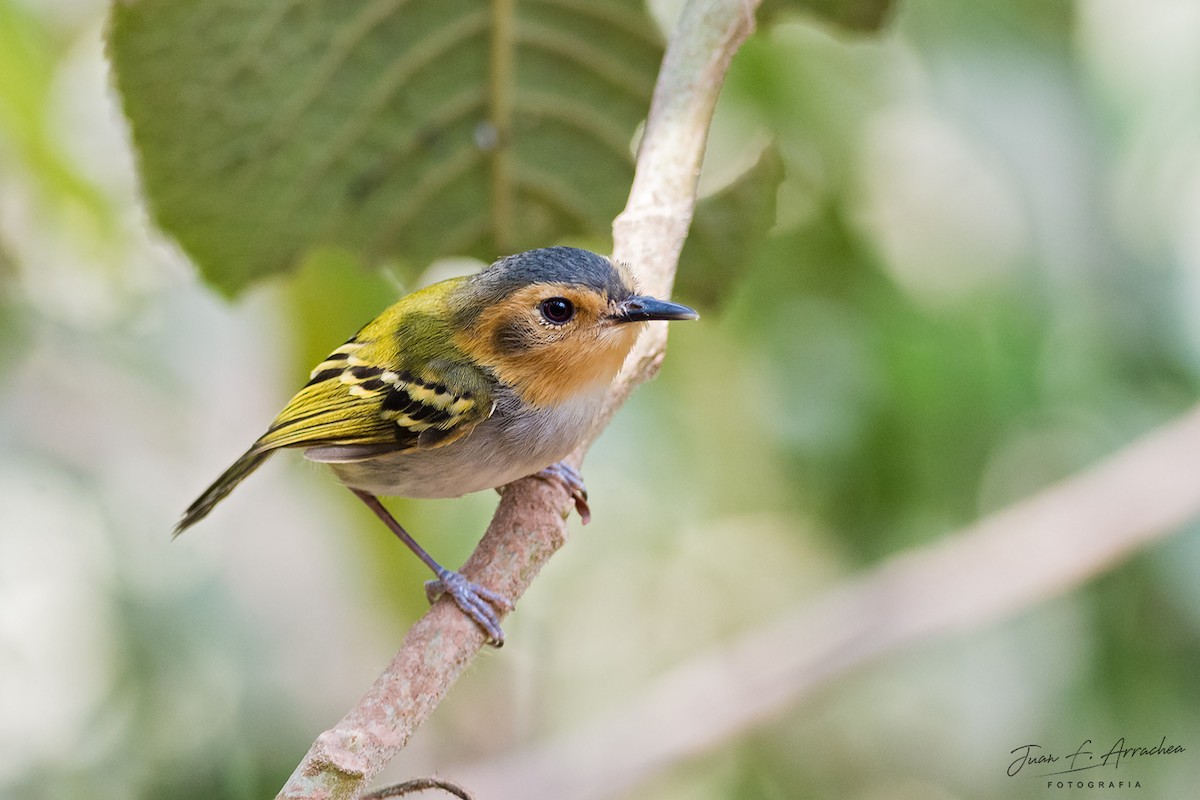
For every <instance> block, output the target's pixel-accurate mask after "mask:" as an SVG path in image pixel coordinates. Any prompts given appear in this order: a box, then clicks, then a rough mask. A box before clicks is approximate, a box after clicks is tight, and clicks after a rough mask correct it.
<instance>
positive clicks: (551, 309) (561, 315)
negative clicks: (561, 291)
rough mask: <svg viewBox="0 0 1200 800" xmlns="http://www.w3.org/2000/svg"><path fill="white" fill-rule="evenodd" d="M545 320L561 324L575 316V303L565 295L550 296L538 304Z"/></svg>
mask: <svg viewBox="0 0 1200 800" xmlns="http://www.w3.org/2000/svg"><path fill="white" fill-rule="evenodd" d="M538 308H539V309H541V312H542V316H543V317H544V318H545V320H546V321H547V322H550V323H553V324H555V325H562V324H564V323H567V322H570V321H571V317H573V316H575V304H574V303H572V302H571V301H570V300H568V299H567V298H565V297H551V298H549V299H546V300H543V301H542V302H541V304H539V305H538Z"/></svg>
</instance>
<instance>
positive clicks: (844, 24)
mask: <svg viewBox="0 0 1200 800" xmlns="http://www.w3.org/2000/svg"><path fill="white" fill-rule="evenodd" d="M894 6H895V3H893V2H892V0H765V2H764V3H763V6H762V11H761V14H760V17H761V19H762V20H764V21H770V20H771V19H772V18H773V17H774V16H775V15H777V14H779V13H780V12H785V11H799V12H802V13H805V14H808V15H811V16H814V17H816V18H817V19H820V20H824V21H825V22H832V23H833V24H834V25H836V26H838V27H840V28H845V29H847V30H851V31H860V32H864V33H870V32H874V31H878V30H880V29H882V28H883V26H884V25H885V24H887V21H888V19H889V18H890V17H891V13H892V9H893V7H894Z"/></svg>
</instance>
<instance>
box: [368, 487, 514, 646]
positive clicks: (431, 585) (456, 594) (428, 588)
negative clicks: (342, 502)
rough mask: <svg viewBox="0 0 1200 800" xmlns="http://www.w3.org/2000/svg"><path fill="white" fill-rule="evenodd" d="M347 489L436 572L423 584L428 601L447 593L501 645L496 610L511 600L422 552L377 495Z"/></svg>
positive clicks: (491, 640)
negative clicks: (432, 578)
mask: <svg viewBox="0 0 1200 800" xmlns="http://www.w3.org/2000/svg"><path fill="white" fill-rule="evenodd" d="M350 491H352V492H354V495H355V496H356V497H357V498H358V499H359V500H362V501H363V502H364V503H366V504H367V508H369V509H371V510H372V511H374V512H375V516H377V517H379V518H380V519H381V520H383V524H384V525H387V526H388V530H390V531H391V532H392V533H394V534H396V538H397V539H399V540H400V541H402V542H404V544H405V545H406V546H407V547H408V549H409V550H412V551H413V553H415V554H416V556H417V558H419V559H421V560H422V561H424V562H425V565H426V566H428V567H429V568H430V569H431V570H433V574H434V575H437V578H436V579H435V580H431V581H428V582H426V584H425V596H426V597H428V598H429V602H430V603H432V602H434V601H435V600H437V599H438V598H439V597H441V596H442V594H449V595H450V597H452V598H453V599H454V602H455V603H456V604H457V605H458V607H459V608H460V609H461V610H462V612H463V613H464V614H466V615H467V616H468V617H470V618H471V619H473V620H475V623H476V624H477V625H478V626H479V627H480V628H482V629H483V631H484V633H486V634H487V636H488V642H489V643H490V644H492V645H494V646H496V647H502V646H503V645H504V631H503V630H501V629H500V618H499V615H498V613H497V612H508V611H512V608H513V604H512V601H511V600H509V599H508V598H507V597H505V596H504V595H501V594H497V593H496V592H493V591H492V590H491V589H487V588H485V587H483V586H480V585H479V584H477V583H471V581H469V580H467V579H466V578H465V577H463V575H462V574H460V573H458V572H455V571H454V570H451V569H446V568H445V567H443V566H442V565H441V564H439V563H438V562H437V561H435V560H434V558H433V556H431V555H429V553H427V552H425V548H423V547H421V545H419V544H417V540H416V539H414V538H413V537H412V536H410V535H409V533H408V531H406V530H404V528H403V527H402V526H401V525H400V523H399V522H397V521H396V518H395V517H393V516H392V515H391V513H389V512H388V510H387V509H386V508H384V507H383V503H380V502H379V498H377V497H376V496H375V495H373V494H370V493H369V492H363V491H360V490H358V489H351V490H350Z"/></svg>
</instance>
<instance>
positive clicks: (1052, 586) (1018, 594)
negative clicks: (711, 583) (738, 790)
mask: <svg viewBox="0 0 1200 800" xmlns="http://www.w3.org/2000/svg"><path fill="white" fill-rule="evenodd" d="M1197 473H1200V407H1197V408H1196V409H1194V410H1192V411H1191V412H1189V413H1188V414H1186V415H1184V416H1183V417H1180V418H1179V419H1177V420H1175V421H1173V422H1171V423H1169V424H1167V425H1164V426H1163V427H1161V428H1159V429H1158V430H1155V431H1153V432H1151V433H1150V434H1148V435H1146V436H1144V437H1143V438H1141V439H1139V440H1138V441H1136V442H1134V443H1133V444H1131V445H1129V446H1127V447H1125V448H1124V449H1123V450H1121V451H1119V452H1118V453H1116V454H1114V455H1112V456H1110V457H1109V458H1108V459H1106V460H1105V461H1103V462H1101V463H1100V464H1098V465H1096V466H1094V467H1092V468H1090V469H1088V470H1085V471H1083V472H1081V473H1079V474H1077V475H1075V476H1073V477H1071V478H1069V479H1067V480H1065V481H1063V482H1061V483H1059V484H1058V485H1056V486H1053V487H1051V488H1049V489H1047V490H1045V491H1043V492H1041V493H1039V494H1037V495H1034V496H1033V497H1030V498H1028V499H1026V500H1024V501H1022V502H1019V503H1017V504H1015V505H1013V506H1010V507H1009V508H1007V509H1004V510H1003V511H1000V512H998V513H996V514H993V515H992V516H990V517H986V518H985V519H983V520H981V521H979V522H977V523H975V524H974V525H971V526H969V527H968V528H966V529H964V530H962V531H960V532H959V533H957V534H954V535H951V536H947V537H944V538H942V539H939V540H937V541H935V542H933V543H931V544H929V545H927V546H925V547H921V548H918V549H914V550H911V551H907V552H904V553H901V554H900V555H897V556H895V557H894V558H892V559H890V560H889V561H887V562H885V563H884V564H883V565H881V566H880V567H878V568H876V569H874V570H872V571H870V572H868V573H867V574H865V575H863V576H861V577H858V578H855V579H852V580H849V581H847V582H846V583H844V584H842V585H841V586H839V587H835V588H834V589H833V590H831V591H829V592H827V593H826V594H825V595H824V596H823V597H821V598H820V599H818V600H817V601H815V602H812V603H809V604H807V605H806V606H805V607H803V608H799V609H797V610H796V611H794V612H793V613H791V614H789V615H787V616H785V617H783V618H781V619H778V620H776V621H774V622H771V623H769V624H767V625H764V626H762V627H761V628H760V629H758V630H755V631H752V632H750V633H748V634H745V635H743V636H742V637H740V638H739V639H737V640H736V641H734V642H733V643H732V644H729V645H727V646H725V647H722V648H720V649H718V650H715V651H713V652H710V653H708V654H705V655H703V656H700V657H698V658H696V659H693V660H692V661H690V662H687V663H685V664H683V665H681V666H679V667H677V668H675V669H672V670H670V671H669V672H667V673H666V674H664V675H662V676H661V677H660V678H658V679H657V680H655V681H654V683H653V684H652V685H651V686H649V687H648V688H647V689H646V690H645V691H644V692H640V693H638V694H637V695H635V696H633V697H630V698H629V699H628V701H627V702H625V703H623V704H622V706H621V707H619V708H616V709H613V710H612V711H610V712H609V713H607V714H605V715H604V716H603V717H602V718H600V719H597V720H595V721H594V722H592V723H591V724H589V725H587V726H586V727H584V728H582V729H580V730H577V731H575V732H574V733H572V734H569V735H567V736H565V737H563V738H561V739H558V740H555V741H553V742H549V743H547V744H544V745H542V746H540V747H534V748H532V749H530V750H527V751H525V752H521V753H516V754H510V755H506V756H502V757H499V758H497V759H495V760H492V761H487V762H483V763H480V764H476V765H474V766H471V767H466V768H462V769H456V770H455V771H454V773H455V776H456V778H457V779H459V780H462V781H463V782H464V783H467V784H469V785H470V786H471V787H472V788H473V790H474V791H475V792H477V793H478V796H480V797H487V798H489V800H507V799H508V798H519V797H528V796H530V795H531V794H536V795H537V796H539V797H554V798H555V799H556V800H600V798H605V797H611V796H614V795H618V794H619V793H621V792H622V791H627V790H628V789H630V788H631V787H632V786H634V785H636V784H638V783H639V782H641V781H643V780H645V779H647V778H649V777H651V776H653V775H656V774H659V773H661V772H663V771H665V770H667V769H668V768H670V767H671V766H672V765H674V764H677V763H679V762H680V761H683V760H684V759H687V758H691V757H695V756H697V755H699V754H702V753H704V752H706V751H709V750H712V749H713V748H715V747H717V746H719V745H721V744H723V743H725V742H728V741H729V740H730V739H731V738H733V737H734V736H737V735H738V734H740V733H743V732H745V731H747V730H750V729H752V728H754V727H755V726H757V725H761V724H763V723H765V722H767V721H769V720H771V719H773V718H776V717H778V716H779V715H780V714H781V713H783V711H784V710H785V709H787V708H788V707H790V706H793V705H794V704H796V703H798V702H800V701H801V700H803V699H804V698H805V697H807V696H808V695H809V694H811V693H812V692H813V691H815V690H816V689H818V688H820V687H821V686H822V685H824V684H825V683H827V682H828V681H830V680H833V679H835V678H837V677H839V676H841V675H844V674H845V673H846V672H847V671H849V670H851V669H853V668H854V667H857V666H860V665H862V664H864V663H865V662H867V661H870V660H871V659H874V658H878V657H880V656H881V655H884V654H886V653H890V652H892V651H894V650H896V649H898V648H900V647H903V646H905V645H909V644H912V643H914V642H917V641H922V640H925V639H929V638H932V637H934V636H939V635H944V634H947V633H952V632H957V631H966V630H976V629H978V628H979V627H981V626H982V625H985V624H987V623H990V622H993V621H995V620H998V619H1001V618H1003V617H1006V616H1009V615H1011V614H1014V613H1016V612H1018V611H1021V610H1023V609H1025V608H1028V607H1030V606H1032V605H1034V604H1036V603H1039V602H1041V601H1043V600H1046V599H1048V598H1050V597H1054V596H1056V595H1060V594H1063V593H1064V592H1066V591H1068V590H1069V589H1071V588H1073V587H1075V586H1078V585H1079V584H1081V583H1083V582H1084V581H1086V580H1088V579H1090V578H1093V577H1095V576H1097V575H1099V574H1101V573H1102V572H1104V571H1105V570H1107V569H1110V568H1112V567H1113V566H1115V565H1116V564H1118V563H1120V562H1121V561H1122V560H1123V559H1125V558H1127V557H1128V556H1130V555H1131V554H1133V553H1134V552H1136V551H1137V550H1138V549H1139V548H1141V547H1144V546H1146V545H1147V544H1149V543H1151V542H1153V541H1155V540H1157V539H1160V538H1162V537H1164V536H1166V535H1167V534H1168V533H1170V532H1172V531H1174V530H1176V529H1178V528H1179V527H1180V526H1181V525H1183V524H1184V523H1185V522H1187V521H1188V520H1190V519H1192V518H1193V517H1195V516H1196V514H1197V512H1198V511H1200V481H1197V480H1196V475H1197Z"/></svg>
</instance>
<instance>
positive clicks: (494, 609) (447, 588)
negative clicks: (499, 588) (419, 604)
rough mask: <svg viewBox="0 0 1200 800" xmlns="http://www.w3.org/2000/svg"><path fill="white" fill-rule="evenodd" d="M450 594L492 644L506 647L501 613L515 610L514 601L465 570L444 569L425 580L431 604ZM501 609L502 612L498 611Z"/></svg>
mask: <svg viewBox="0 0 1200 800" xmlns="http://www.w3.org/2000/svg"><path fill="white" fill-rule="evenodd" d="M443 594H448V595H450V597H451V598H452V599H453V600H454V602H455V604H456V605H457V606H458V607H459V609H461V610H462V612H463V613H464V614H466V615H467V616H468V617H470V618H471V619H472V620H474V621H475V624H476V625H478V626H479V627H480V628H482V629H483V632H484V633H485V634H487V640H488V644H490V645H492V646H494V647H503V646H504V631H503V630H501V629H500V616H499V614H500V613H505V614H507V613H508V612H509V611H512V609H513V604H512V601H511V600H509V599H508V598H507V597H505V596H504V595H502V594H499V593H497V592H493V591H492V590H491V589H488V588H486V587H484V586H480V585H479V584H477V583H472V582H471V581H469V580H467V579H466V578H465V577H463V575H462V574H461V573H458V572H455V571H453V570H449V569H444V570H442V571H441V572H439V573H438V577H437V578H435V579H433V580H431V581H426V582H425V596H426V597H428V598H429V602H430V603H434V602H436V601H437V599H438V598H439V597H441V596H442V595H443ZM498 612H499V613H498Z"/></svg>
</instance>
